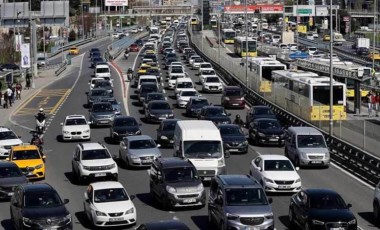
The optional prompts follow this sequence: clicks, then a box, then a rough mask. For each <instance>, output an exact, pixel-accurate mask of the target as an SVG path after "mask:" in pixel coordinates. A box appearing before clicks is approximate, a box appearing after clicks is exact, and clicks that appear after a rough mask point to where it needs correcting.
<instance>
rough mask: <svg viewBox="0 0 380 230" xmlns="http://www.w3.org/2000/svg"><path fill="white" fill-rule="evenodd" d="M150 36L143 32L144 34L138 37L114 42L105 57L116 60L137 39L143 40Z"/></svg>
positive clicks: (139, 34)
mask: <svg viewBox="0 0 380 230" xmlns="http://www.w3.org/2000/svg"><path fill="white" fill-rule="evenodd" d="M148 34H149V33H148V32H142V33H138V34H137V36H131V37H125V38H122V39H120V40H117V41H115V42H113V43H112V44H111V45H110V46H108V49H107V52H106V55H105V56H106V57H107V58H108V59H112V60H114V59H116V58H117V57H118V56H119V55H120V54H121V53H122V52H123V51H124V49H125V48H127V47H128V46H130V45H131V44H132V43H133V42H135V41H136V40H137V39H141V38H143V37H146V36H148ZM111 47H112V48H111Z"/></svg>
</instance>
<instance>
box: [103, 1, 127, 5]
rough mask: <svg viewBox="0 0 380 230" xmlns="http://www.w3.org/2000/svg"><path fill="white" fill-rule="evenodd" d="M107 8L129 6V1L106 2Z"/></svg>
mask: <svg viewBox="0 0 380 230" xmlns="http://www.w3.org/2000/svg"><path fill="white" fill-rule="evenodd" d="M105 2H106V4H105V5H106V6H128V0H105Z"/></svg>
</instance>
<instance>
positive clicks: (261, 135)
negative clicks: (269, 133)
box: [257, 132, 265, 137]
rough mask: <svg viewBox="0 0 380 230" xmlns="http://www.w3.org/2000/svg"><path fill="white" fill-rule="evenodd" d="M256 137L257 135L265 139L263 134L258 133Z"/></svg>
mask: <svg viewBox="0 0 380 230" xmlns="http://www.w3.org/2000/svg"><path fill="white" fill-rule="evenodd" d="M257 135H259V136H260V137H265V134H264V133H260V132H258V133H257Z"/></svg>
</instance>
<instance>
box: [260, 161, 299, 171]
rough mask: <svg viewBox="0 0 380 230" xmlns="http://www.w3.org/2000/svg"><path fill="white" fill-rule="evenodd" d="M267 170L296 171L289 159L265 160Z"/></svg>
mask: <svg viewBox="0 0 380 230" xmlns="http://www.w3.org/2000/svg"><path fill="white" fill-rule="evenodd" d="M264 170H265V171H294V168H293V166H292V163H290V161H289V160H266V161H264Z"/></svg>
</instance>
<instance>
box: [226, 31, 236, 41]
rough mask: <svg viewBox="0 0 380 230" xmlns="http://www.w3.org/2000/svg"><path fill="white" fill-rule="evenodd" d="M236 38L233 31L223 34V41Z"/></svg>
mask: <svg viewBox="0 0 380 230" xmlns="http://www.w3.org/2000/svg"><path fill="white" fill-rule="evenodd" d="M235 36H236V32H235V31H229V32H224V39H234V38H235Z"/></svg>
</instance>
